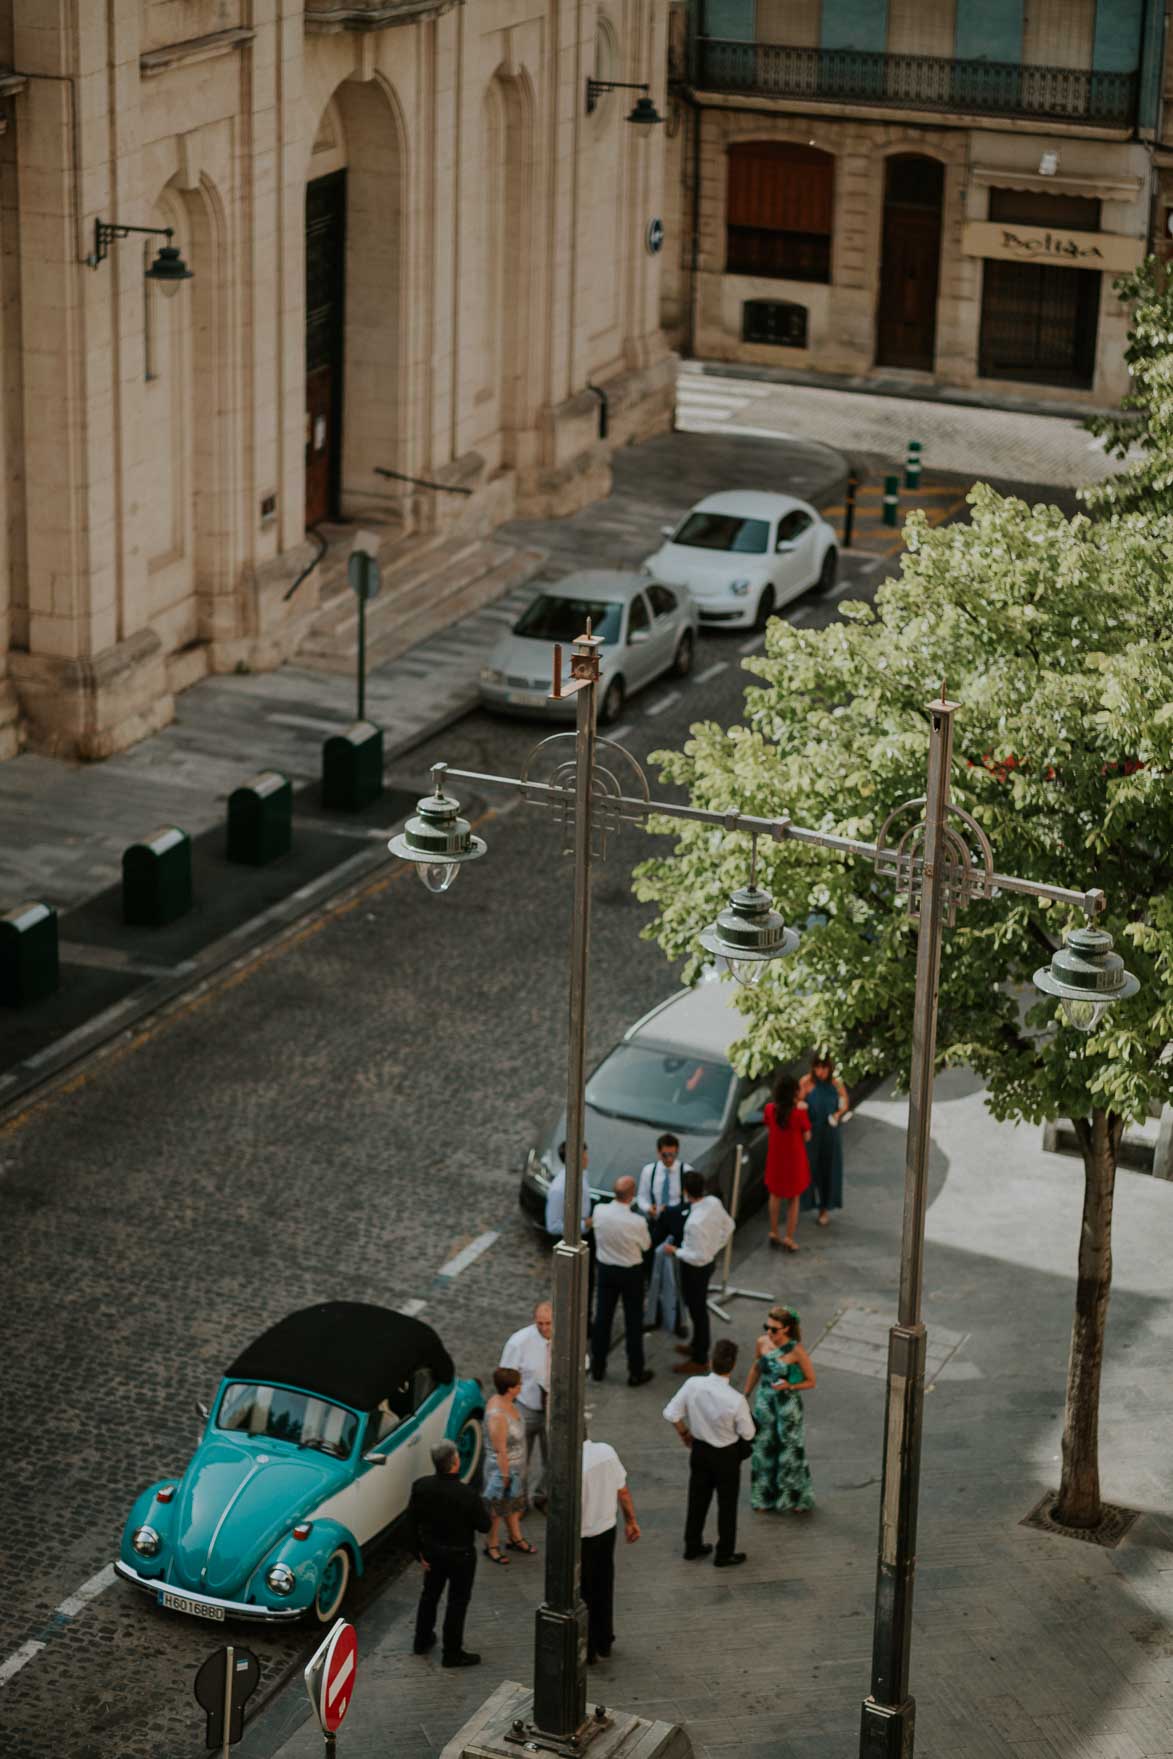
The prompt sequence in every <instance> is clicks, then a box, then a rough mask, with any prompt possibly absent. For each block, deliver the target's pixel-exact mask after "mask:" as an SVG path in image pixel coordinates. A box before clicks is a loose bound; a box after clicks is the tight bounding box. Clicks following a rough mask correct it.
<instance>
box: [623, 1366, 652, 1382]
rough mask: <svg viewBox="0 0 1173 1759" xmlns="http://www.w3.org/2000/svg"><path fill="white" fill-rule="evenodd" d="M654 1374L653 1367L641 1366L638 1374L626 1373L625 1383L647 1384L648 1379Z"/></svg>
mask: <svg viewBox="0 0 1173 1759" xmlns="http://www.w3.org/2000/svg"><path fill="white" fill-rule="evenodd" d="M654 1374H655V1369H653V1368H641V1369H640V1371H639V1373H638V1374H629V1375H628V1377H627V1384H628V1386H647V1384H648V1381H649V1380H651V1379H652V1378H653V1376H654Z"/></svg>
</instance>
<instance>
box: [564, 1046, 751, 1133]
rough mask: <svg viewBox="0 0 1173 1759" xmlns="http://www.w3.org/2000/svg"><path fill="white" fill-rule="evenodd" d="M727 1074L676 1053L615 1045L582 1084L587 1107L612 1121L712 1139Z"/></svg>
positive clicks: (721, 1109) (729, 1074)
mask: <svg viewBox="0 0 1173 1759" xmlns="http://www.w3.org/2000/svg"><path fill="white" fill-rule="evenodd" d="M732 1080H733V1071H732V1069H731V1068H730V1067H729V1065H728V1063H711V1062H707V1061H706V1060H705V1059H704V1058H702V1057H696V1056H689V1055H687V1054H685V1053H682V1052H679V1051H661V1050H652V1049H650V1048H648V1047H647V1046H644V1045H638V1044H621V1045H617V1046H616V1048H615V1049H614V1050H613V1051H612V1052H611V1055H610V1056H609V1057H607V1058H606V1059H605V1061H604V1062H602V1063H600V1065H599V1067H598V1068H597V1069H596V1070H595V1072H594V1074H593V1075H592V1076H591V1078H590V1080H589V1081H588V1083H587V1090H586V1098H587V1104H588V1105H590V1106H594V1107H595V1109H596V1110H597V1111H600V1112H607V1113H609V1114H610V1115H611V1116H612V1117H616V1118H633V1119H636V1120H637V1121H638V1122H640V1123H643V1124H655V1125H658V1126H663V1127H664V1128H665V1129H670V1130H689V1131H691V1132H692V1133H693V1134H694V1135H702V1136H715V1135H716V1133H717V1131H718V1130H719V1129H720V1128H721V1120H722V1118H723V1117H724V1115H725V1105H726V1102H727V1100H728V1098H729V1087H730V1083H731V1082H732Z"/></svg>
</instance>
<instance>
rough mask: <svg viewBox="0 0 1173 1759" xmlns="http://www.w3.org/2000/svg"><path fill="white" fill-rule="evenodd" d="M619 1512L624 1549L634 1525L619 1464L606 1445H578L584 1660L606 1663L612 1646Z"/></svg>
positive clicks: (634, 1535) (634, 1531) (636, 1535)
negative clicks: (580, 1496)
mask: <svg viewBox="0 0 1173 1759" xmlns="http://www.w3.org/2000/svg"><path fill="white" fill-rule="evenodd" d="M616 1502H618V1505H619V1507H620V1508H621V1509H622V1510H623V1526H624V1531H625V1533H626V1535H627V1543H628V1545H634V1544H635V1542H636V1540H637V1539H638V1538H639V1523H638V1522H637V1521H636V1518H635V1507H634V1505H633V1503H632V1500H631V1492H630V1490H628V1488H627V1473H626V1472H625V1471H624V1469H623V1461H622V1460H621V1459H620V1458H619V1455H618V1454H617V1453H616V1452H615V1449H614V1448H613V1447H611V1445H610V1444H609V1443H608V1442H605V1441H591V1440H590V1439H589V1438H588V1439H587V1440H586V1441H584V1442H583V1444H582V1545H581V1549H580V1553H579V1562H580V1565H581V1570H580V1585H581V1588H582V1597H583V1600H584V1601H585V1602H586V1609H587V1660H588V1661H589V1662H591V1663H593V1662H595V1661H600V1660H601V1661H606V1660H607V1657H608V1656H609V1655H610V1653H611V1645H612V1643H613V1642H614V1641H615V1628H614V1624H613V1622H612V1621H613V1619H614V1616H615V1523H616V1513H615V1505H616Z"/></svg>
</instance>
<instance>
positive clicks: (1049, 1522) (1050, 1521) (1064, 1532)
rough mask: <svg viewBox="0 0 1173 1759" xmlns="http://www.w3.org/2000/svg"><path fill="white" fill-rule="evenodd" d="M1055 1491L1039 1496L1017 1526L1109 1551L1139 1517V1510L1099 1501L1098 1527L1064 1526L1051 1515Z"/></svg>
mask: <svg viewBox="0 0 1173 1759" xmlns="http://www.w3.org/2000/svg"><path fill="white" fill-rule="evenodd" d="M1058 1494H1059V1493H1058V1491H1057V1490H1048V1491H1046V1492H1045V1493H1044V1495H1043V1496H1041V1497H1040V1498H1039V1500H1038V1502H1037V1503H1036V1504H1035V1506H1034V1508H1033V1509H1032V1510H1031V1511H1030V1514H1029V1515H1024V1516H1023V1517H1022V1520H1021V1521H1020V1522H1019V1523H1018V1525H1019V1526H1020V1527H1036V1528H1037V1529H1038V1530H1039V1532H1041V1533H1055V1534H1058V1536H1059V1538H1060V1539H1082V1540H1083V1541H1084V1543H1085V1544H1087V1545H1102V1546H1104V1547H1105V1548H1106V1549H1107V1550H1108V1551H1112V1550H1113V1549H1114V1548H1115V1547H1116V1546H1117V1545H1119V1543H1120V1541H1121V1540H1122V1539H1123V1538H1124V1535H1125V1534H1126V1533H1127V1532H1128V1531H1129V1529H1130V1528H1131V1526H1132V1524H1133V1522H1134V1521H1138V1520H1139V1519H1140V1510H1139V1509H1124V1508H1120V1507H1119V1506H1118V1505H1117V1504H1116V1503H1110V1502H1106V1503H1104V1504H1103V1516H1102V1519H1101V1521H1100V1524H1099V1526H1098V1527H1066V1526H1064V1524H1063V1522H1062V1521H1059V1520H1057V1519H1056V1518H1055V1513H1054V1508H1055V1498H1056V1497H1057V1496H1058Z"/></svg>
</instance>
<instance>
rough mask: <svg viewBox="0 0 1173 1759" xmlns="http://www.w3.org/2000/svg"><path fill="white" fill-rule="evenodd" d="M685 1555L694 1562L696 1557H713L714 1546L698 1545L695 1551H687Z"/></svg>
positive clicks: (690, 1561)
mask: <svg viewBox="0 0 1173 1759" xmlns="http://www.w3.org/2000/svg"><path fill="white" fill-rule="evenodd" d="M684 1555H685V1557H686V1558H687V1559H688V1562H689V1563H692V1562H693V1560H694V1558H698V1557H712V1555H713V1548H712V1546H711V1545H698V1546H697V1548H696V1550H695V1551H686V1552H685V1554H684Z"/></svg>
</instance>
